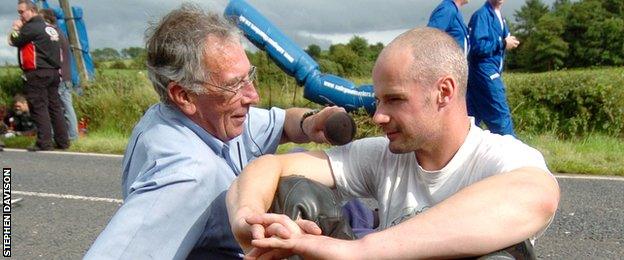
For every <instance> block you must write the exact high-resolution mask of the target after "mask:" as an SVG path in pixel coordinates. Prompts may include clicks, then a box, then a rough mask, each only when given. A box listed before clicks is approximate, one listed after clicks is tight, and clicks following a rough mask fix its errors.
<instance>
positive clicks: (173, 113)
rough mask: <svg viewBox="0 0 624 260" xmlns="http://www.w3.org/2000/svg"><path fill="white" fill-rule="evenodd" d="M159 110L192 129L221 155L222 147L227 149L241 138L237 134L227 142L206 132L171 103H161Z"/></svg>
mask: <svg viewBox="0 0 624 260" xmlns="http://www.w3.org/2000/svg"><path fill="white" fill-rule="evenodd" d="M160 111H161V112H162V113H163V115H164V116H165V117H167V118H170V119H173V120H177V121H179V122H180V123H181V124H182V125H184V126H186V127H188V128H189V129H191V131H193V132H194V133H195V134H196V135H197V136H198V137H199V138H200V139H201V140H202V141H204V143H206V144H207V145H208V147H210V149H211V150H212V151H213V152H214V153H215V154H219V155H222V153H223V151H224V147H225V148H226V150H228V149H229V147H231V145H232V144H234V143H236V142H237V141H238V140H239V139H240V138H241V136H240V135H239V136H237V137H235V138H233V139H232V140H229V141H228V142H223V141H221V140H219V139H218V138H216V137H215V136H214V135H212V134H210V133H208V131H206V130H205V129H204V128H202V127H201V126H199V125H198V124H197V123H195V122H193V120H191V119H190V118H188V117H187V116H186V115H185V114H183V113H182V112H181V111H180V110H179V109H177V108H176V107H174V106H172V105H167V104H164V103H161V104H160Z"/></svg>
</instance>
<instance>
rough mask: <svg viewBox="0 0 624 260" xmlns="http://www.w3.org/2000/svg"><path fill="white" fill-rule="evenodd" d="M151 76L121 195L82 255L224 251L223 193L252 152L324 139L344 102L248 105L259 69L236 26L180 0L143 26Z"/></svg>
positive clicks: (229, 241)
mask: <svg viewBox="0 0 624 260" xmlns="http://www.w3.org/2000/svg"><path fill="white" fill-rule="evenodd" d="M146 35H147V36H146V41H147V44H146V49H147V55H148V57H147V66H148V74H149V78H150V80H151V81H152V84H153V85H154V89H155V90H156V92H158V94H159V95H160V98H161V101H162V102H161V103H159V104H156V105H154V106H152V107H151V108H150V109H149V110H147V112H146V113H145V115H144V116H143V118H141V120H140V121H139V122H138V124H137V125H136V126H135V128H134V131H133V133H132V136H131V138H130V141H129V143H128V147H127V149H126V153H125V155H124V159H123V179H122V185H123V186H122V189H123V197H124V204H123V205H122V206H121V208H120V209H119V210H118V211H117V213H116V214H115V215H114V216H113V217H112V219H111V220H110V223H109V224H108V226H107V227H106V228H105V229H104V231H103V232H102V233H101V234H100V236H99V237H98V238H97V240H96V241H95V243H94V244H93V245H92V247H91V248H90V250H89V251H88V252H87V254H86V256H85V258H86V259H144V258H157V259H186V258H201V259H229V258H240V257H241V255H240V254H241V253H242V251H241V249H240V247H239V246H238V244H237V243H236V241H235V240H234V238H233V236H232V235H231V232H230V227H229V223H228V217H227V211H226V208H225V192H226V190H227V188H228V187H229V186H230V184H231V182H232V181H233V180H234V178H235V177H236V176H237V175H238V174H239V173H240V171H241V170H242V169H243V168H244V167H245V165H247V163H249V162H250V161H251V160H253V159H255V158H256V157H258V156H261V155H264V154H270V153H273V152H275V150H276V148H277V146H278V144H280V143H282V142H297V143H300V142H307V141H310V140H312V141H315V142H325V137H324V135H323V132H322V129H323V127H322V126H323V123H324V121H325V118H327V116H329V115H330V114H332V113H334V112H338V111H344V110H343V109H340V108H337V107H332V108H325V109H324V110H322V111H321V112H319V113H316V114H314V115H311V114H307V115H306V116H305V117H303V115H304V113H306V112H308V111H310V110H309V109H300V108H291V109H287V110H282V109H278V108H272V109H270V110H265V109H259V108H254V107H252V105H254V104H256V103H257V102H258V100H259V97H258V93H257V92H256V89H255V87H254V83H253V82H254V79H255V77H256V73H257V71H256V68H255V67H254V66H253V65H252V64H250V63H249V60H248V59H247V56H246V54H245V50H244V48H243V46H242V45H241V42H240V40H241V39H240V33H239V31H238V29H237V28H236V26H235V25H233V24H231V23H230V22H229V21H228V20H226V19H224V18H223V17H221V16H220V15H217V14H214V13H206V12H204V11H202V10H201V9H200V8H198V7H196V6H194V5H189V4H185V5H183V6H182V7H181V8H179V9H177V10H174V11H172V12H170V13H169V14H167V15H166V16H165V17H164V18H162V19H161V20H160V21H159V22H158V23H157V24H154V25H152V26H151V27H150V28H148V31H147V34H146Z"/></svg>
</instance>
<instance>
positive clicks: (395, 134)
mask: <svg viewBox="0 0 624 260" xmlns="http://www.w3.org/2000/svg"><path fill="white" fill-rule="evenodd" d="M399 133H400V132H399V131H393V132H386V137H388V139H390V141H393V140H394V139H397V138H398V137H399Z"/></svg>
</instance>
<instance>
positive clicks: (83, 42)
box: [35, 0, 95, 87]
mask: <svg viewBox="0 0 624 260" xmlns="http://www.w3.org/2000/svg"><path fill="white" fill-rule="evenodd" d="M36 2H39V1H36ZM36 2H35V3H36ZM40 2H41V6H42V7H43V8H50V9H52V10H53V11H54V15H56V24H57V26H58V28H59V29H61V31H63V33H64V34H65V37H66V38H67V39H69V31H68V29H67V24H66V23H65V14H64V12H63V9H61V7H58V6H57V7H51V6H50V4H48V1H45V0H43V1H40ZM72 12H73V13H74V17H73V18H74V21H75V23H76V31H77V32H78V40H79V41H80V46H81V47H82V49H81V51H82V57H83V60H84V63H85V66H86V68H87V74H88V75H87V78H88V79H93V78H94V76H95V67H94V65H93V59H92V58H91V53H90V52H89V38H88V36H87V29H86V26H85V23H84V20H83V19H82V15H83V12H82V8H80V7H76V6H72ZM70 49H71V51H72V53H73V52H74V51H77V49H75V48H70ZM76 64H77V63H76V60H75V58H74V55H71V74H72V83H73V84H74V86H76V87H77V86H80V76H79V74H78V67H77V65H76Z"/></svg>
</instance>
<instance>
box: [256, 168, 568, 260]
mask: <svg viewBox="0 0 624 260" xmlns="http://www.w3.org/2000/svg"><path fill="white" fill-rule="evenodd" d="M558 201H559V187H558V185H557V183H556V181H555V180H554V178H553V177H552V176H551V175H550V174H548V173H546V172H544V171H543V170H540V169H537V168H522V169H518V170H515V171H512V172H509V173H505V174H501V175H496V176H493V177H490V178H487V179H485V180H482V181H480V182H477V183H475V184H473V185H471V186H469V187H466V188H465V189H463V190H461V191H459V192H458V193H456V194H455V195H453V196H451V197H449V198H448V199H446V200H445V201H443V202H441V203H439V204H437V205H436V206H434V207H432V208H431V209H429V210H427V211H425V212H424V213H421V214H419V215H416V216H414V217H412V218H411V219H409V220H407V221H405V222H403V223H401V224H399V225H397V226H394V227H392V228H389V229H386V230H383V231H380V232H377V233H371V234H369V235H367V236H365V237H364V238H363V239H360V240H353V241H346V240H339V239H334V238H329V237H324V236H314V235H306V234H297V235H294V236H293V237H292V238H288V239H283V238H279V237H271V238H264V239H255V240H254V241H253V245H254V246H255V247H257V248H262V249H264V251H262V253H264V254H265V255H264V256H270V255H271V254H277V255H279V256H284V255H285V254H282V252H283V251H279V250H268V249H270V248H273V249H286V250H288V251H289V252H292V253H295V254H299V255H303V256H304V257H305V258H307V257H310V258H314V259H332V258H340V257H337V256H341V257H344V258H353V259H424V258H434V259H441V258H457V257H466V256H478V255H484V254H487V253H490V252H493V251H496V250H500V249H501V248H505V247H507V246H509V245H512V244H516V243H518V242H520V241H523V240H525V239H527V238H529V237H531V236H533V235H535V234H536V233H538V232H539V231H541V230H543V229H544V228H545V227H546V225H548V223H549V221H550V220H551V218H552V217H553V215H554V213H555V211H556V209H557V204H558ZM261 255H262V254H256V255H253V256H255V257H258V256H261Z"/></svg>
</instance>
